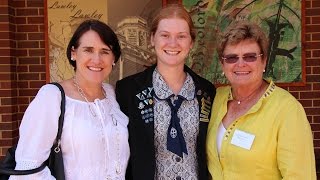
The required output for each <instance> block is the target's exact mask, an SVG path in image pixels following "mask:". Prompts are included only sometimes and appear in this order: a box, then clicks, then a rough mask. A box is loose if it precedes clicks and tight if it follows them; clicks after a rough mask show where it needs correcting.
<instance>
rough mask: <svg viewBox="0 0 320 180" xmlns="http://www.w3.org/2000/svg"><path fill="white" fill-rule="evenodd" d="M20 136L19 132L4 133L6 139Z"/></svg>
mask: <svg viewBox="0 0 320 180" xmlns="http://www.w3.org/2000/svg"><path fill="white" fill-rule="evenodd" d="M18 136H19V130H14V131H2V137H3V138H4V139H7V138H12V137H18Z"/></svg>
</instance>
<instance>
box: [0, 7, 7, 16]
mask: <svg viewBox="0 0 320 180" xmlns="http://www.w3.org/2000/svg"><path fill="white" fill-rule="evenodd" d="M0 14H1V15H3V14H5V15H7V14H9V10H8V7H0Z"/></svg>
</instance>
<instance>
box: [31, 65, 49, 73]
mask: <svg viewBox="0 0 320 180" xmlns="http://www.w3.org/2000/svg"><path fill="white" fill-rule="evenodd" d="M29 71H30V72H46V66H45V65H30V66H29Z"/></svg>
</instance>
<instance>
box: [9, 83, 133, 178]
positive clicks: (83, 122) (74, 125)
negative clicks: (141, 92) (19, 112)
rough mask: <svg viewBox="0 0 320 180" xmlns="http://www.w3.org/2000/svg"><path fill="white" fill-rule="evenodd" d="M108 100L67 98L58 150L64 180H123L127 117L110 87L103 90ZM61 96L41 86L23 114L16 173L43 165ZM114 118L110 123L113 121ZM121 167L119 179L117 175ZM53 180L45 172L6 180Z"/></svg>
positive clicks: (104, 85) (53, 137)
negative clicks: (61, 160)
mask: <svg viewBox="0 0 320 180" xmlns="http://www.w3.org/2000/svg"><path fill="white" fill-rule="evenodd" d="M103 88H104V90H105V91H106V94H107V98H105V99H103V100H99V99H96V100H95V101H94V102H90V106H91V107H92V109H93V110H94V111H95V114H96V117H94V116H93V115H92V113H91V112H90V109H89V104H88V103H87V102H83V101H79V100H75V99H72V98H70V97H67V96H66V112H65V119H64V125H63V130H62V140H61V141H62V142H61V149H62V153H63V161H64V169H65V177H66V179H67V180H81V179H83V180H87V179H90V180H101V179H112V180H124V179H125V171H126V167H127V164H128V159H129V154H130V151H129V144H128V130H127V125H128V117H127V116H126V115H125V114H123V113H122V112H121V111H120V108H119V105H118V103H117V102H116V100H115V93H114V90H113V87H112V86H111V85H109V84H103ZM60 103H61V94H60V91H59V89H58V88H57V87H56V86H54V85H51V84H47V85H44V86H43V87H41V89H40V90H39V92H38V94H37V96H36V97H35V99H34V100H33V101H32V102H31V103H30V105H29V107H28V108H27V110H26V112H25V114H24V116H23V119H22V122H21V125H20V129H19V133H20V139H19V142H18V147H17V150H16V162H17V165H16V169H19V170H25V169H32V168H36V167H39V166H40V165H41V164H42V163H43V162H44V161H45V160H46V159H48V157H49V154H50V150H51V147H52V145H53V142H54V140H55V138H56V135H57V131H58V119H59V115H60ZM112 117H113V118H112ZM119 161H120V167H121V169H120V173H119V172H118V173H117V172H116V168H117V164H118V162H119ZM16 179H19V180H21V179H33V180H37V179H39V180H49V179H50V180H52V179H55V178H54V177H53V176H51V174H50V170H49V168H48V167H46V168H45V169H44V170H42V171H41V172H39V173H36V174H32V175H26V176H11V177H10V180H16Z"/></svg>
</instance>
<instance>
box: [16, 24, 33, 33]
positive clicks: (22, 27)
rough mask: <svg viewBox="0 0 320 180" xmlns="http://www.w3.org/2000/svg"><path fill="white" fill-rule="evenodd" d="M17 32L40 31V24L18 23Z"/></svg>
mask: <svg viewBox="0 0 320 180" xmlns="http://www.w3.org/2000/svg"><path fill="white" fill-rule="evenodd" d="M17 32H38V26H35V25H18V26H17Z"/></svg>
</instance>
